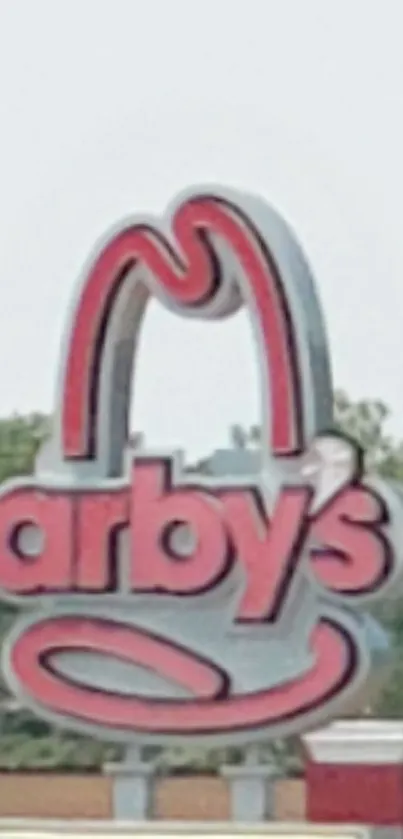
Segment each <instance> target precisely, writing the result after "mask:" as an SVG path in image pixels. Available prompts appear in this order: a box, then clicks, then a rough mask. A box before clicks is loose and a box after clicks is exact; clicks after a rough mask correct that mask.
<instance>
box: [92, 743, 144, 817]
mask: <svg viewBox="0 0 403 839" xmlns="http://www.w3.org/2000/svg"><path fill="white" fill-rule="evenodd" d="M104 772H105V773H106V774H107V775H110V776H111V777H112V781H113V787H112V788H113V792H112V806H113V816H114V818H115V819H117V820H118V821H131V820H132V821H143V820H146V819H149V818H150V817H151V813H152V797H153V787H154V784H153V781H154V775H155V767H154V765H153V763H152V762H149V761H145V760H143V757H142V750H141V748H139V747H138V746H130V747H128V748H127V749H126V750H125V755H124V758H123V760H121V761H119V762H116V763H107V764H106V765H105V767H104Z"/></svg>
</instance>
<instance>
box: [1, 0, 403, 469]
mask: <svg viewBox="0 0 403 839" xmlns="http://www.w3.org/2000/svg"><path fill="white" fill-rule="evenodd" d="M402 90H403V3H402V0H197V2H196V0H192V2H191V0H168V2H167V1H166V0H35V2H34V0H0V114H1V119H0V292H1V295H0V359H1V364H0V415H6V414H8V413H10V412H12V411H14V410H18V411H21V412H23V411H29V410H32V409H38V410H45V411H51V409H52V403H53V398H54V391H55V381H56V375H57V368H58V351H59V342H60V339H61V334H62V330H63V327H64V322H65V318H66V314H67V310H68V305H69V300H70V298H71V294H72V292H73V290H74V284H75V282H76V279H77V276H78V275H79V273H80V270H81V267H82V264H83V262H84V261H85V260H86V258H87V256H88V253H89V252H90V251H91V249H92V248H93V246H94V243H95V241H96V239H97V237H98V236H99V235H100V234H103V232H104V231H105V229H107V228H108V227H109V226H110V225H111V224H113V223H115V222H116V221H117V220H118V219H119V218H120V217H124V216H126V215H128V214H131V213H135V212H138V211H140V212H141V211H145V212H150V211H151V212H156V213H158V212H161V211H163V210H164V207H165V205H166V203H167V202H168V201H169V200H170V199H171V198H172V197H173V196H174V195H175V193H176V192H177V191H178V190H180V189H182V188H183V187H186V186H188V185H189V184H192V183H196V184H197V183H205V182H218V183H223V184H227V185H229V186H235V187H245V188H246V189H247V190H249V191H255V192H258V193H261V194H262V195H263V196H265V197H266V198H267V199H268V200H269V201H270V202H271V203H273V204H274V205H275V206H276V207H277V208H278V209H279V210H280V211H281V212H283V213H284V214H285V216H286V217H287V218H288V220H289V221H290V222H291V223H292V225H293V226H294V228H295V229H296V232H297V234H298V236H299V238H300V240H301V242H302V244H303V246H304V247H305V250H306V253H307V255H308V258H309V260H310V262H311V264H312V266H313V269H314V272H315V275H316V278H317V283H318V287H319V291H320V295H321V299H322V303H323V307H324V311H325V316H326V320H327V325H328V331H329V336H330V342H331V351H332V358H333V365H334V377H335V382H336V383H337V385H338V386H343V387H344V388H346V389H347V390H348V391H349V393H350V394H351V396H353V397H361V396H373V397H380V398H382V399H384V400H385V401H386V402H387V403H388V404H389V405H390V406H391V408H392V409H393V421H392V426H391V427H392V429H393V431H394V432H395V433H396V434H397V435H399V436H402V437H403V212H402V192H403V92H402ZM206 337H207V341H208V343H207V344H206ZM143 346H144V352H143V355H142V358H141V361H140V365H139V370H138V377H137V386H136V394H137V398H136V402H135V406H134V410H133V420H132V423H133V426H134V427H135V428H136V429H139V428H140V429H143V430H144V431H145V432H146V435H147V438H148V440H149V442H150V443H151V444H153V445H177V444H180V445H182V446H184V447H185V448H187V449H188V450H189V451H190V452H191V453H192V454H204V453H207V452H208V451H209V450H211V448H213V447H215V446H216V445H220V444H223V443H225V441H226V435H227V429H228V426H229V425H230V424H231V423H232V422H235V421H240V422H243V423H249V422H254V421H256V420H257V417H258V409H259V400H258V390H257V374H256V370H255V368H254V356H253V348H252V343H251V337H250V332H249V326H248V323H247V320H246V318H245V316H244V315H241V316H237V317H236V318H234V319H232V320H231V321H227V322H226V323H225V324H220V326H219V327H218V326H215V327H214V326H212V325H207V324H200V325H195V324H192V323H189V322H184V321H182V320H179V319H178V318H174V316H173V315H169V314H167V313H166V312H163V311H162V310H159V309H157V307H155V306H153V307H152V311H150V313H149V316H148V318H147V322H146V326H145V331H144V341H143Z"/></svg>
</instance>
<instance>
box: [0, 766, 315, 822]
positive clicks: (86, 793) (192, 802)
mask: <svg viewBox="0 0 403 839" xmlns="http://www.w3.org/2000/svg"><path fill="white" fill-rule="evenodd" d="M275 812H276V818H277V819H279V820H283V821H302V820H303V819H304V818H305V784H304V781H302V780H283V781H277V783H276V789H275ZM6 817H14V818H55V819H56V818H76V819H108V818H111V817H112V779H111V778H110V777H107V776H105V777H104V776H102V775H48V774H37V775H36V774H19V773H10V774H8V773H4V774H3V773H0V818H6ZM154 817H155V818H156V819H166V820H171V819H178V820H182V819H183V820H189V821H192V820H201V821H205V820H206V821H207V820H210V821H211V820H212V821H223V820H227V819H228V818H229V795H228V788H227V785H226V782H225V781H224V780H223V779H222V778H219V777H205V776H201V777H195V776H193V777H187V778H182V777H181V778H179V777H177V778H175V777H173V778H160V779H158V780H157V782H156V785H155V791H154Z"/></svg>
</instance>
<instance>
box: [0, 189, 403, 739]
mask: <svg viewBox="0 0 403 839" xmlns="http://www.w3.org/2000/svg"><path fill="white" fill-rule="evenodd" d="M152 297H155V298H157V299H158V300H159V301H160V302H162V303H163V305H165V306H167V307H168V308H169V309H171V310H172V311H174V312H175V313H176V314H177V315H178V316H180V317H190V318H201V319H206V320H212V319H218V318H225V317H228V316H230V315H231V314H232V313H234V312H235V311H237V310H238V308H239V307H240V306H246V308H247V310H248V312H249V314H250V318H251V323H252V326H253V330H254V336H255V339H256V363H257V364H258V365H259V371H260V381H261V402H262V426H263V430H264V436H263V441H264V445H263V452H262V464H261V471H260V473H259V474H258V475H256V476H254V477H251V478H250V479H249V480H246V479H245V480H241V479H240V478H239V477H238V478H237V479H236V480H235V479H231V476H230V475H228V476H226V477H225V478H223V479H222V480H220V479H218V478H217V477H216V478H214V479H213V478H209V477H208V476H202V475H200V476H195V475H194V474H190V473H189V472H188V471H187V470H186V468H185V466H184V464H183V461H182V460H181V458H180V457H179V455H177V454H173V453H172V454H169V455H167V454H166V453H165V454H160V453H158V452H150V453H148V452H143V451H142V452H141V453H136V452H133V451H131V450H130V446H129V444H128V433H127V431H128V411H129V405H130V399H131V388H132V382H133V381H134V383H135V376H136V368H135V360H136V355H137V354H138V351H139V331H140V327H141V323H142V320H143V317H144V313H145V310H146V305H147V301H148V300H149V299H150V298H152ZM152 386H153V384H152V382H151V383H150V387H152ZM239 387H240V390H242V381H240V382H239ZM134 398H135V394H134ZM331 404H332V387H331V377H330V372H329V361H328V356H327V343H326V335H325V330H324V327H323V323H322V316H321V312H320V307H319V304H318V301H317V298H316V292H315V288H314V284H313V281H312V277H311V274H310V270H309V268H308V266H307V264H306V261H305V258H304V256H303V254H302V252H301V250H300V248H299V246H298V244H297V242H296V241H295V239H294V236H293V234H292V233H291V231H290V230H289V228H288V226H287V225H286V224H285V222H284V221H283V220H282V219H281V218H280V217H279V216H278V215H277V214H276V213H275V212H274V211H273V210H272V209H271V208H270V207H268V206H267V205H265V204H264V203H263V202H261V201H260V200H258V199H256V198H253V197H250V196H245V195H240V194H238V193H235V192H231V191H228V190H224V189H214V190H203V189H200V190H193V191H190V192H188V193H187V194H186V195H184V196H181V198H180V199H179V200H177V201H176V202H175V203H174V204H173V205H172V207H171V208H170V209H169V211H168V212H167V214H166V215H165V216H164V218H162V219H158V220H156V219H150V218H144V217H139V218H137V217H136V218H134V219H129V220H127V221H126V222H124V223H123V224H121V225H120V226H119V227H117V228H115V229H114V230H113V231H111V233H110V234H109V235H108V236H107V237H106V238H105V239H104V241H102V242H101V243H100V244H99V246H98V248H97V251H96V252H95V254H94V255H93V256H92V258H91V259H90V261H89V263H88V265H87V267H86V269H85V271H84V274H83V277H82V279H81V281H80V283H79V288H78V294H77V299H76V301H75V304H74V307H73V312H72V315H71V318H70V319H69V323H68V328H67V332H66V336H65V340H64V346H63V353H62V364H61V371H60V375H59V377H58V396H57V404H56V409H55V421H54V431H53V436H52V438H51V440H50V441H49V442H48V443H47V444H46V446H45V447H44V449H43V451H42V452H40V454H39V457H38V461H37V466H36V472H35V475H34V476H33V477H29V478H26V479H18V480H16V481H13V482H10V483H7V484H4V485H3V486H2V488H1V494H0V596H2V597H3V598H5V599H9V600H13V601H15V602H18V604H19V606H20V608H21V616H20V617H19V618H18V620H17V621H16V624H15V626H14V628H13V630H12V632H11V634H10V637H9V638H8V640H7V642H6V644H5V648H4V650H3V668H4V672H5V675H6V678H7V680H8V683H9V685H10V687H11V689H12V690H13V691H14V692H15V694H16V695H17V696H18V697H20V698H21V699H22V701H23V702H24V703H25V704H26V705H27V706H28V707H30V708H31V709H32V710H34V711H35V712H36V713H38V714H40V715H42V716H43V717H45V718H47V719H50V720H52V721H54V722H56V723H60V724H62V725H65V726H70V727H73V728H75V729H77V730H83V731H89V732H91V733H95V734H97V735H99V736H101V737H103V738H105V737H110V738H112V739H113V740H117V741H122V742H128V741H130V740H132V741H133V740H134V741H138V742H150V743H151V742H154V743H161V744H163V743H168V742H178V741H180V740H181V739H182V738H186V740H194V741H199V740H200V741H202V742H204V743H226V742H231V743H234V742H247V741H251V740H253V739H254V738H257V737H259V738H262V737H266V738H270V737H278V736H282V735H285V734H289V733H294V732H298V731H301V730H304V729H305V728H308V727H311V726H313V725H316V724H318V723H319V722H320V721H322V720H324V719H325V718H326V717H329V716H332V715H335V714H337V713H338V712H339V710H340V709H342V708H343V706H344V705H346V704H348V703H349V702H350V701H351V699H352V697H354V695H355V694H356V693H357V692H358V691H359V690H361V688H362V686H363V685H364V684H365V681H366V679H367V678H368V674H369V671H370V668H371V659H370V654H369V650H368V648H367V643H366V638H365V633H364V632H363V629H362V622H361V620H360V612H359V610H360V608H362V606H363V604H364V605H365V604H366V603H367V602H370V601H372V600H375V599H376V598H377V597H382V596H387V595H388V594H390V593H391V592H396V591H397V590H398V589H399V586H400V584H401V577H402V552H403V509H402V502H401V500H400V499H399V497H398V496H397V495H396V494H395V492H394V491H393V490H392V488H391V487H389V486H387V485H386V484H384V483H382V482H381V481H379V480H378V479H376V480H375V479H374V478H373V477H368V476H366V475H365V474H364V472H363V458H362V452H361V451H360V450H359V449H358V447H357V446H356V445H355V444H354V443H353V442H352V441H351V440H349V439H347V438H345V437H343V436H341V435H340V434H336V433H335V432H334V431H332V415H331ZM166 410H169V406H166ZM145 431H146V429H145Z"/></svg>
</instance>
